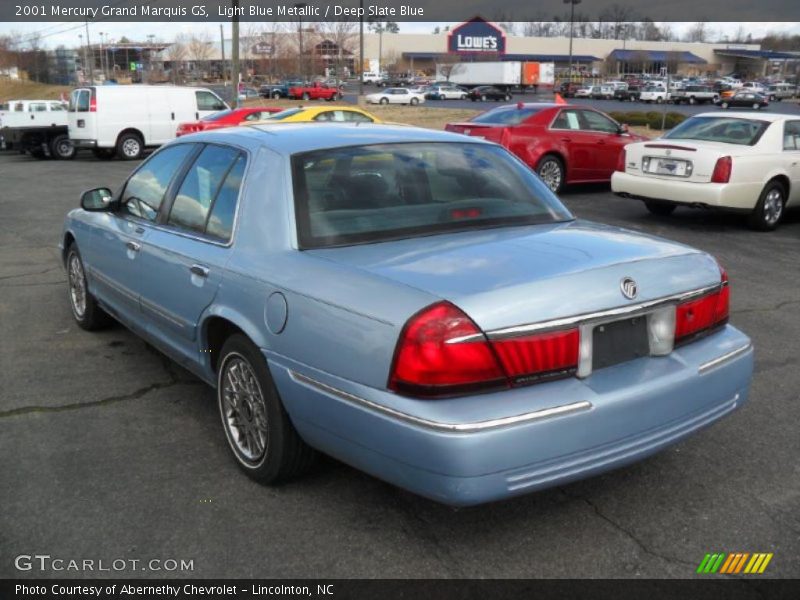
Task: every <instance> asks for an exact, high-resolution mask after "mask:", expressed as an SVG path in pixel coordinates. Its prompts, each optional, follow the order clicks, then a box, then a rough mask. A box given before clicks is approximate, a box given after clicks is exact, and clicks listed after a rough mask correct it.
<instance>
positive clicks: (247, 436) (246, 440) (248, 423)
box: [221, 354, 269, 463]
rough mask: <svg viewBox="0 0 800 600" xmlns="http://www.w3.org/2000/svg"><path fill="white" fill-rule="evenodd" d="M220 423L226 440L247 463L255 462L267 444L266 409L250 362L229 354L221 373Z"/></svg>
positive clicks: (258, 459) (263, 452)
mask: <svg viewBox="0 0 800 600" xmlns="http://www.w3.org/2000/svg"><path fill="white" fill-rule="evenodd" d="M221 380H222V391H221V394H222V410H223V415H222V418H223V424H224V425H225V428H226V430H227V432H228V438H229V439H230V440H231V442H232V443H233V445H234V447H235V449H236V450H237V452H238V453H239V454H240V455H241V456H242V457H243V458H244V459H245V460H246V461H247V462H253V463H255V462H258V461H260V460H261V459H262V458H263V456H264V455H265V453H266V450H267V443H268V441H269V433H268V424H267V406H266V402H265V401H264V394H263V392H262V391H261V386H260V385H259V383H258V380H257V379H256V374H255V372H254V371H253V367H252V366H251V365H250V363H249V362H248V361H247V360H246V359H245V358H244V357H243V356H241V355H240V354H231V355H229V357H228V359H227V360H226V361H225V364H224V366H223V371H222V377H221Z"/></svg>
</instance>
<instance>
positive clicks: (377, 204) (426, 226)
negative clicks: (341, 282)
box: [292, 142, 571, 248]
mask: <svg viewBox="0 0 800 600" xmlns="http://www.w3.org/2000/svg"><path fill="white" fill-rule="evenodd" d="M292 165H293V181H294V192H295V193H294V199H295V211H296V221H297V233H298V240H299V242H300V245H301V247H304V248H311V247H326V246H337V245H346V244H352V243H361V242H370V241H380V240H387V239H397V238H411V237H416V236H420V235H430V234H434V233H440V232H446V231H457V230H463V229H474V228H478V229H480V228H486V227H500V226H518V225H520V224H531V223H549V222H554V221H560V220H565V219H569V218H571V216H570V215H569V212H568V211H567V210H566V209H565V208H564V207H563V206H562V205H561V204H560V203H559V202H558V199H557V198H556V197H555V196H554V195H553V194H552V193H551V192H549V191H548V190H547V188H546V187H545V186H544V184H543V183H541V181H540V180H539V179H538V178H536V176H535V175H534V174H533V172H532V171H531V170H530V169H527V168H525V167H524V166H522V165H521V164H520V163H518V162H517V161H515V160H512V159H511V158H510V155H509V154H508V152H507V151H506V150H504V149H502V148H500V147H495V146H492V145H488V144H474V143H463V144H462V143H424V142H414V143H397V144H375V145H368V146H348V147H343V148H334V149H325V150H321V151H316V152H309V153H305V154H300V155H295V156H294V157H293V159H292Z"/></svg>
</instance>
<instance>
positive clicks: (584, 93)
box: [574, 85, 593, 98]
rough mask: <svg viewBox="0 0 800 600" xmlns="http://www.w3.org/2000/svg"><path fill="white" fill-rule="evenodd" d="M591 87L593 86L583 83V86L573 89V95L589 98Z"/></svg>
mask: <svg viewBox="0 0 800 600" xmlns="http://www.w3.org/2000/svg"><path fill="white" fill-rule="evenodd" d="M592 89H593V88H592V86H590V85H585V86H582V87H579V88H578V89H576V90H575V94H574V96H575V98H591V97H592Z"/></svg>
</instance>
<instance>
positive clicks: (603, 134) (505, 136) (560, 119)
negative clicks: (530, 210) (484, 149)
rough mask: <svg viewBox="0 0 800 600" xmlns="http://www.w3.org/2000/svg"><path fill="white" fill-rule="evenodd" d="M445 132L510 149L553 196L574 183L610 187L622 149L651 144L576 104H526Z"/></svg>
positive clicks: (494, 111)
mask: <svg viewBox="0 0 800 600" xmlns="http://www.w3.org/2000/svg"><path fill="white" fill-rule="evenodd" d="M445 129H446V130H447V131H453V132H457V133H463V134H465V135H470V136H477V137H481V138H484V139H487V140H490V141H493V142H496V143H498V144H501V145H503V146H505V147H506V148H508V149H509V150H511V152H513V153H514V154H516V155H517V156H518V157H519V158H520V159H521V160H522V161H523V162H524V163H525V164H527V165H528V166H529V167H531V168H532V169H533V170H534V171H536V173H538V175H539V177H541V178H542V181H544V183H545V185H547V187H549V188H550V189H551V190H552V191H553V192H559V191H560V190H561V188H562V187H563V186H564V185H566V184H570V183H586V182H591V181H609V180H610V179H611V174H612V173H613V172H614V168H615V167H616V166H617V158H618V156H619V154H620V152H621V150H622V148H623V147H624V146H626V145H627V144H630V143H631V142H634V141H640V140H645V139H647V138H645V137H642V136H639V135H636V134H633V133H630V132H629V131H628V130H627V127H626V126H623V125H620V124H619V123H617V122H616V121H615V120H614V119H612V118H611V117H609V116H608V115H606V114H604V113H602V112H600V111H598V110H594V109H593V108H589V107H586V106H576V105H571V104H547V103H530V104H523V103H522V102H520V103H519V104H516V105H510V106H500V107H497V108H495V109H492V110H489V111H486V112H484V113H481V114H479V115H478V116H476V117H474V118H472V119H471V120H470V121H466V122H463V123H449V124H447V125H446V126H445Z"/></svg>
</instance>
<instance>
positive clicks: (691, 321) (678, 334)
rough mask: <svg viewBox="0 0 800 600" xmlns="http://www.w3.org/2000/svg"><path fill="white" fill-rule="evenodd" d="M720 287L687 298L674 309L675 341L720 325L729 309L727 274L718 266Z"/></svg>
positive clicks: (683, 339) (726, 318)
mask: <svg viewBox="0 0 800 600" xmlns="http://www.w3.org/2000/svg"><path fill="white" fill-rule="evenodd" d="M720 275H721V279H720V288H719V289H718V290H717V291H715V292H711V293H710V294H706V295H705V296H702V297H700V298H697V299H694V300H687V301H686V302H683V303H681V304H679V305H678V306H677V308H676V309H675V343H676V344H677V343H680V342H681V341H686V340H687V339H688V338H690V337H692V336H694V335H697V334H699V333H702V332H704V331H707V330H709V329H713V328H714V327H717V326H718V325H722V324H724V323H725V322H727V320H728V314H729V311H730V294H731V292H730V288H729V287H728V274H727V273H726V272H725V269H723V268H722V267H720Z"/></svg>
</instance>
